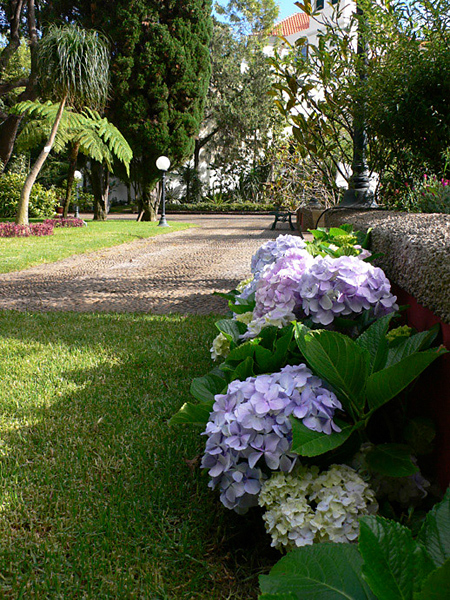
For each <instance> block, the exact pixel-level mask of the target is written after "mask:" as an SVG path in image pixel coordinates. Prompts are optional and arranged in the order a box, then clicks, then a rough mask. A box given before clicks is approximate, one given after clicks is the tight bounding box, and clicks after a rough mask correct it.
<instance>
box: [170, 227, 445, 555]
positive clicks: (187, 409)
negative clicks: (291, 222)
mask: <svg viewBox="0 0 450 600" xmlns="http://www.w3.org/2000/svg"><path fill="white" fill-rule="evenodd" d="M350 233H351V232H350V229H348V228H347V229H345V230H344V229H343V230H341V229H335V230H330V232H324V231H320V232H316V236H315V241H314V242H313V244H312V245H311V244H308V243H305V242H304V241H303V240H301V239H300V238H298V237H294V236H280V237H279V238H277V239H276V240H273V241H270V242H267V243H266V244H264V245H263V246H262V247H261V248H260V249H259V250H258V251H257V252H256V254H255V255H254V256H253V258H252V264H251V271H252V277H251V278H250V279H248V280H246V281H243V282H242V283H241V284H240V285H239V286H238V289H237V290H236V291H234V292H231V293H230V294H229V295H226V297H228V299H229V301H230V303H229V306H230V309H231V311H232V316H231V318H229V319H222V320H221V321H219V322H218V323H216V326H217V328H218V329H219V332H220V333H219V335H218V336H217V337H216V338H215V340H214V341H213V345H212V348H211V353H212V357H213V358H214V359H216V360H221V359H224V360H223V361H222V363H221V364H220V366H218V367H217V366H216V367H215V368H214V369H213V370H212V371H211V372H210V373H209V374H208V375H206V376H204V377H201V378H198V379H197V380H195V381H194V382H193V385H192V387H191V392H192V394H193V395H194V396H195V397H196V398H197V400H199V401H200V404H199V405H193V404H190V403H186V404H185V405H183V407H182V408H181V409H180V411H179V413H178V414H177V415H175V416H174V417H173V418H172V422H174V423H196V424H202V425H204V427H205V429H204V431H203V435H205V436H206V438H207V439H206V449H205V454H204V456H203V459H202V465H201V466H202V468H203V469H205V470H207V472H208V475H209V477H210V482H209V486H210V487H211V488H213V489H218V490H219V492H220V500H221V502H222V503H223V504H224V505H225V506H226V507H227V508H229V509H232V510H234V511H236V512H238V513H240V514H244V513H246V512H247V511H248V509H249V508H250V507H252V506H256V505H258V503H259V505H260V506H261V507H263V508H265V509H266V513H265V516H264V520H265V522H266V527H267V530H268V531H269V533H270V534H271V535H272V539H273V545H274V546H276V547H277V548H286V549H292V548H295V547H298V546H304V545H309V544H313V543H315V542H323V541H330V542H340V543H341V542H354V541H355V540H356V539H357V537H358V519H359V518H360V517H361V516H362V515H367V514H371V513H374V512H376V511H377V503H376V500H375V497H376V496H377V497H378V495H379V498H380V499H382V500H383V503H384V501H385V500H387V501H388V502H395V503H396V506H400V512H401V514H406V513H405V510H404V509H405V507H410V506H412V505H414V506H415V505H417V504H418V503H419V502H420V501H421V500H422V499H423V498H424V496H426V495H427V491H428V489H429V487H430V484H429V482H428V481H427V480H426V479H425V478H424V477H423V476H422V474H421V473H420V471H419V469H418V467H417V461H416V459H415V455H418V454H417V453H416V452H415V451H414V450H413V447H414V440H413V439H411V440H409V441H408V439H407V436H406V435H405V433H404V432H406V429H404V432H403V434H399V435H395V436H393V437H390V432H391V430H390V429H389V428H387V429H386V435H385V436H384V434H383V433H382V435H381V436H380V439H379V440H377V445H374V444H369V445H367V446H363V450H364V451H363V450H361V451H360V452H359V453H358V454H357V455H356V457H354V456H353V455H354V452H355V445H354V442H356V441H357V440H363V441H364V440H366V441H369V440H370V437H369V429H368V428H367V426H368V423H369V421H371V420H372V418H373V414H374V413H375V412H377V411H378V410H381V412H383V411H384V407H385V405H386V404H387V403H388V402H390V401H391V400H392V399H395V398H396V397H397V396H398V394H400V393H401V392H402V391H403V390H404V389H406V387H407V386H408V385H409V384H410V383H412V382H413V381H414V380H415V379H416V377H417V376H418V375H419V374H420V373H421V372H422V371H423V370H424V369H425V368H426V367H427V366H428V365H430V364H431V363H432V362H433V361H434V360H435V359H436V358H438V357H439V356H440V355H441V354H442V353H443V352H445V350H444V349H442V348H432V347H431V346H432V343H433V341H434V339H435V338H436V335H437V330H434V331H433V330H431V331H428V332H421V333H416V332H414V331H413V330H411V329H410V328H408V327H405V326H404V327H396V328H394V329H392V324H391V322H392V323H393V322H394V321H395V319H396V318H397V316H398V313H397V309H398V307H397V304H396V298H395V296H394V295H392V293H391V288H390V283H389V281H388V279H387V278H386V276H385V274H384V273H383V271H382V270H381V269H379V268H377V267H375V266H373V265H372V264H370V262H367V258H368V255H369V254H370V253H368V252H367V251H366V250H364V249H363V248H362V247H360V246H359V244H356V243H354V242H355V241H356V240H357V236H356V235H355V236H353V237H352V235H350ZM352 244H353V246H352ZM341 317H344V319H341ZM355 325H356V326H355ZM344 326H349V329H344ZM339 329H340V330H341V331H339ZM390 330H391V331H390ZM342 331H343V332H344V333H342ZM349 332H350V333H351V335H349V334H348V333H349ZM386 408H387V410H386V411H385V415H384V417H385V418H387V419H391V416H392V415H391V413H390V412H389V407H386ZM405 416H406V413H405ZM406 419H407V420H408V417H407V416H406ZM412 421H413V419H412V420H410V421H409V422H410V423H411V422H412ZM404 425H405V423H404V422H403V423H402V427H404ZM372 429H373V428H372ZM394 429H395V424H394V425H393V429H392V430H394ZM419 430H420V427H419V428H418V427H417V424H416V426H414V427H412V429H411V430H410V431H412V432H414V431H416V432H417V431H419ZM379 433H380V432H379ZM402 435H403V436H404V439H403V441H404V443H403V442H402V443H399V439H401V438H402ZM430 435H431V434H430ZM427 436H428V438H427V443H429V442H430V440H431V439H432V435H431V437H430V436H429V435H428V433H427ZM413 437H414V436H413ZM347 442H348V443H347ZM419 446H420V444H419ZM419 446H417V447H419ZM337 450H338V452H339V456H340V458H341V461H342V463H343V464H341V465H336V464H335V465H333V466H332V467H329V468H328V469H326V470H322V472H321V470H320V469H323V465H329V464H330V463H331V462H333V461H334V462H335V460H336V459H335V457H336V451H337ZM332 452H333V454H332ZM361 456H362V457H363V460H362V459H361ZM305 458H306V459H307V460H308V464H309V465H310V466H304V464H303V463H302V464H301V461H303V462H305V461H304V459H305ZM316 459H317V460H316ZM316 462H317V464H318V465H321V467H320V468H319V466H314V463H316ZM358 462H359V464H358ZM369 467H370V468H369Z"/></svg>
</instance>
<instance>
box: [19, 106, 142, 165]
mask: <svg viewBox="0 0 450 600" xmlns="http://www.w3.org/2000/svg"><path fill="white" fill-rule="evenodd" d="M58 107H59V105H58V104H52V103H51V102H45V103H41V102H39V101H36V102H32V101H31V100H27V101H26V102H20V103H19V104H16V106H15V107H14V111H15V112H16V113H17V114H22V115H26V116H27V117H28V118H29V119H30V121H29V122H28V123H27V124H26V125H25V127H24V128H23V129H22V132H21V133H20V135H19V136H18V139H17V143H18V145H19V147H20V148H22V149H29V148H33V147H35V146H38V145H39V144H42V142H43V141H44V140H46V139H47V138H48V134H49V132H50V130H51V126H52V123H53V122H54V120H55V116H56V114H57V112H58ZM74 142H79V143H80V152H82V153H83V154H85V155H86V156H89V157H90V158H93V159H94V160H97V161H98V162H101V163H103V162H105V163H106V166H107V167H108V169H109V171H111V172H112V171H113V163H114V159H117V160H119V161H120V162H122V163H123V164H124V165H125V168H126V170H127V173H128V174H129V166H130V162H131V159H132V158H133V152H132V150H131V148H130V146H129V144H128V142H127V141H126V139H125V138H124V137H123V135H122V134H121V133H120V131H119V130H118V129H117V127H116V126H115V125H113V124H112V123H110V122H109V121H108V119H106V118H105V117H101V116H100V115H99V113H98V112H97V111H95V110H93V109H90V108H85V109H83V110H82V111H81V112H80V113H78V112H75V111H73V110H72V109H70V108H65V109H64V112H63V115H62V118H61V123H60V126H59V129H58V133H57V135H56V138H55V142H54V145H53V150H54V151H55V152H57V153H59V152H62V151H63V150H64V148H65V147H66V146H67V144H69V143H74Z"/></svg>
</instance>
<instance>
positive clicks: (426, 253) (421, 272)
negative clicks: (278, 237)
mask: <svg viewBox="0 0 450 600" xmlns="http://www.w3.org/2000/svg"><path fill="white" fill-rule="evenodd" d="M324 219H325V225H326V226H327V227H335V226H338V225H340V224H342V223H351V224H352V225H353V226H354V228H355V229H359V230H361V231H367V229H369V227H372V228H373V229H372V237H371V250H372V252H373V253H380V254H381V256H380V257H379V258H377V261H376V263H377V265H378V266H380V267H381V268H382V269H383V270H384V271H385V273H386V275H387V276H388V277H389V279H390V280H391V281H392V282H395V283H396V284H397V285H398V286H400V287H401V288H402V289H403V290H405V291H406V292H407V293H408V294H410V295H411V296H413V297H414V298H415V299H416V300H417V302H418V303H419V304H421V305H422V306H424V307H426V308H428V309H429V310H431V311H432V312H433V313H434V314H435V315H437V316H438V317H439V318H440V319H442V321H443V322H444V323H447V324H450V215H438V214H426V215H425V214H411V213H398V212H389V211H382V210H380V211H378V210H371V211H354V210H348V209H338V210H331V211H329V212H327V213H325V215H324Z"/></svg>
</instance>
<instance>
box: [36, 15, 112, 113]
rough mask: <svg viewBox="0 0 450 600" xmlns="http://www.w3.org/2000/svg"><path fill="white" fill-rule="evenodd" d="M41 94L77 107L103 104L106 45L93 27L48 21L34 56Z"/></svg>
mask: <svg viewBox="0 0 450 600" xmlns="http://www.w3.org/2000/svg"><path fill="white" fill-rule="evenodd" d="M37 64H38V70H39V75H40V76H39V85H40V87H41V92H42V95H43V96H45V97H47V98H51V99H54V100H55V101H56V102H60V101H61V99H62V98H67V102H68V104H69V105H70V106H74V107H76V108H79V109H81V108H83V107H86V106H88V107H90V108H93V109H95V108H98V107H103V105H104V103H105V99H106V97H107V95H108V91H109V47H108V42H107V40H106V38H104V37H103V36H102V35H100V34H99V33H98V32H96V31H88V30H84V29H81V28H80V27H77V26H66V27H57V26H56V25H50V27H49V28H48V29H47V30H46V32H45V35H44V36H43V38H42V40H41V41H40V42H39V50H38V56H37Z"/></svg>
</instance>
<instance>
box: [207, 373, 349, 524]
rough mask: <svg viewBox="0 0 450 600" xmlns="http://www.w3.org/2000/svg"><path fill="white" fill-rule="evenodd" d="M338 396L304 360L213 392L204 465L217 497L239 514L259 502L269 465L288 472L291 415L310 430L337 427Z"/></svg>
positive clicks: (290, 464)
mask: <svg viewBox="0 0 450 600" xmlns="http://www.w3.org/2000/svg"><path fill="white" fill-rule="evenodd" d="M341 408H342V407H341V404H340V402H339V400H338V399H337V398H336V396H335V395H334V394H333V393H332V392H330V391H329V390H327V389H326V388H325V387H324V386H323V382H322V381H321V379H319V378H318V377H315V376H314V375H313V374H312V373H311V371H310V370H309V369H308V368H307V367H306V366H305V365H304V364H301V365H296V366H291V365H288V366H286V367H284V368H283V369H281V371H280V372H279V373H273V374H271V375H259V376H257V377H249V378H248V379H246V380H245V381H239V380H236V381H233V382H232V383H230V385H229V386H228V390H227V393H226V394H217V395H216V396H215V403H214V405H213V412H212V413H211V415H210V418H209V421H208V424H207V426H206V430H205V432H204V435H206V436H208V439H207V441H206V449H205V454H204V457H203V460H202V467H203V468H205V469H208V474H209V475H210V477H211V482H210V487H212V488H215V487H217V486H218V487H219V489H220V492H221V496H220V498H221V501H222V502H223V504H224V505H225V506H227V507H228V508H232V509H234V510H235V511H236V512H239V513H243V512H245V511H246V510H247V509H248V508H249V507H250V506H255V505H256V504H257V496H258V494H259V491H260V487H261V483H262V482H263V481H264V479H265V478H266V474H265V473H266V472H267V471H268V470H280V471H284V472H289V471H290V470H291V469H292V467H293V466H294V464H295V461H296V455H295V454H293V453H292V452H291V451H290V450H291V441H292V428H291V423H290V421H289V416H290V415H291V414H293V415H295V416H296V417H298V418H299V419H302V421H303V423H304V425H306V427H308V428H309V429H312V430H314V431H320V432H324V433H327V434H330V433H332V431H340V429H339V427H338V426H337V425H336V424H335V423H334V422H333V417H334V412H335V410H336V409H341Z"/></svg>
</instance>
